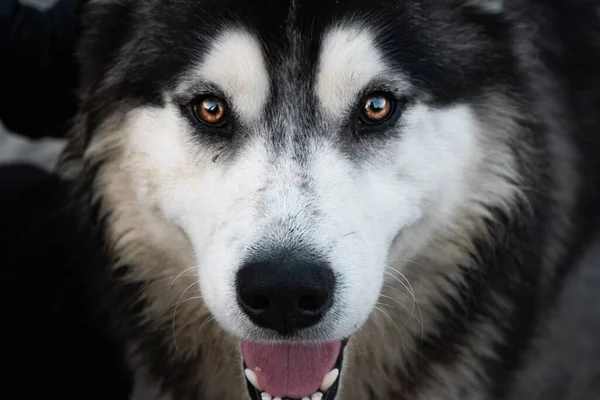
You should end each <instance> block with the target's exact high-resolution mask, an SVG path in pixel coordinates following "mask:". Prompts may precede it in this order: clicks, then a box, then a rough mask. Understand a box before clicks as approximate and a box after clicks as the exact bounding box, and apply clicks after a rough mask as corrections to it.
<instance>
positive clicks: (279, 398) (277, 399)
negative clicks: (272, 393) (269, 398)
mask: <svg viewBox="0 0 600 400" xmlns="http://www.w3.org/2000/svg"><path fill="white" fill-rule="evenodd" d="M273 400H281V397H273Z"/></svg>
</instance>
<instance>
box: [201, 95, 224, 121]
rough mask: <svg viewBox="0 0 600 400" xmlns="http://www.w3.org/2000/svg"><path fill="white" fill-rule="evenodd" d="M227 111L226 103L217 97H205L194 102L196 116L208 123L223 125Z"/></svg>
mask: <svg viewBox="0 0 600 400" xmlns="http://www.w3.org/2000/svg"><path fill="white" fill-rule="evenodd" d="M225 112H226V106H225V103H224V102H223V101H221V100H220V99H218V98H217V97H213V96H207V97H203V98H201V99H200V100H199V101H198V102H196V103H195V104H194V113H195V114H196V117H197V118H198V119H199V120H200V121H201V122H203V123H205V124H207V125H211V126H220V125H223V124H224V123H225Z"/></svg>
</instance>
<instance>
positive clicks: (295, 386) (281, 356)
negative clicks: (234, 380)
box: [242, 340, 348, 400]
mask: <svg viewBox="0 0 600 400" xmlns="http://www.w3.org/2000/svg"><path fill="white" fill-rule="evenodd" d="M347 342H348V341H347V340H344V341H337V342H327V343H318V344H315V343H312V344H308V343H297V342H296V343H294V342H289V343H280V344H272V343H254V342H246V341H242V356H243V357H244V372H245V375H246V381H247V386H248V392H249V393H250V398H251V399H252V400H286V399H287V400H333V399H335V397H336V395H337V391H338V385H339V376H340V372H341V370H342V359H343V355H344V348H345V347H346V344H347Z"/></svg>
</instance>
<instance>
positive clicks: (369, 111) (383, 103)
mask: <svg viewBox="0 0 600 400" xmlns="http://www.w3.org/2000/svg"><path fill="white" fill-rule="evenodd" d="M394 109H395V103H394V100H393V98H392V97H391V96H389V95H387V94H385V93H371V94H369V95H367V96H366V97H365V98H364V100H363V101H362V104H361V108H360V122H362V123H363V124H367V125H375V124H381V123H383V122H385V121H387V120H388V119H389V118H390V117H391V116H392V115H393V114H394Z"/></svg>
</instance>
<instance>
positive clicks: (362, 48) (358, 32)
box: [316, 27, 386, 116]
mask: <svg viewBox="0 0 600 400" xmlns="http://www.w3.org/2000/svg"><path fill="white" fill-rule="evenodd" d="M385 70H386V67H385V65H384V62H383V59H382V55H381V53H380V52H379V50H378V49H377V46H376V45H375V38H374V35H373V34H372V33H371V32H369V31H368V30H366V29H362V28H358V27H334V28H332V29H330V30H329V31H328V32H326V33H325V35H324V37H323V42H322V45H321V51H320V55H319V63H318V69H317V73H316V94H317V97H318V99H319V102H320V104H321V107H322V108H323V109H324V110H325V111H326V112H327V113H330V114H331V115H333V116H336V115H340V113H342V112H344V111H346V110H347V108H348V107H349V106H351V105H352V104H353V103H354V102H355V100H356V96H357V94H358V93H359V92H360V91H361V90H363V89H364V87H365V86H366V85H368V84H369V82H371V81H372V80H373V79H374V78H376V77H377V76H378V75H380V74H381V73H383V72H384V71H385Z"/></svg>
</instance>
